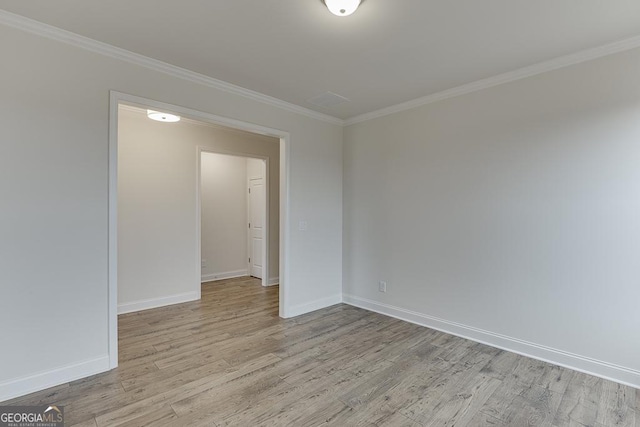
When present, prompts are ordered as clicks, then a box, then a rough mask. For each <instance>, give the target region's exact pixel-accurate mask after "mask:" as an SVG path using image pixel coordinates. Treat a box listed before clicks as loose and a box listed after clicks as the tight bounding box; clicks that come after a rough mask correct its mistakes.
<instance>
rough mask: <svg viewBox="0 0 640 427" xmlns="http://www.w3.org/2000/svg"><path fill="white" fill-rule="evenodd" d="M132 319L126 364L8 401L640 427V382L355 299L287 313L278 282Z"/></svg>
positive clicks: (151, 416) (303, 416) (241, 415)
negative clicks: (621, 381) (460, 334)
mask: <svg viewBox="0 0 640 427" xmlns="http://www.w3.org/2000/svg"><path fill="white" fill-rule="evenodd" d="M202 289H203V292H202V300H201V301H199V302H193V303H186V304H180V305H176V306H171V307H167V308H161V309H155V310H148V311H144V312H139V313H133V314H127V315H123V316H120V319H119V328H120V367H119V368H118V369H116V370H114V371H111V372H109V373H105V374H101V375H96V376H94V377H91V378H88V379H84V380H80V381H75V382H73V383H70V384H66V385H63V386H59V387H55V388H52V389H49V390H46V391H43V392H39V393H35V394H32V395H30V396H27V397H24V398H20V399H16V400H13V401H10V402H5V403H4V404H20V405H21V404H58V405H65V414H66V416H67V424H66V425H67V426H71V425H80V426H94V427H95V426H96V425H97V426H120V425H127V426H144V425H152V426H288V425H291V426H316V425H334V426H375V425H378V426H394V427H395V426H400V427H402V426H485V425H487V426H504V425H508V426H527V425H541V426H575V427H579V426H598V427H602V426H633V427H640V409H639V408H640V392H637V391H636V390H635V389H633V388H630V387H625V386H621V385H618V384H616V383H613V382H610V381H605V380H601V379H598V378H595V377H591V376H589V375H585V374H581V373H577V372H574V371H570V370H568V369H563V368H559V367H557V366H553V365H550V364H547V363H542V362H538V361H536V360H532V359H528V358H526V357H521V356H517V355H515V354H512V353H508V352H504V351H500V350H496V349H494V348H491V347H487V346H485V345H481V344H477V343H474V342H471V341H467V340H464V339H461V338H456V337H453V336H451V335H447V334H444V333H440V332H437V331H434V330H431V329H426V328H422V327H419V326H416V325H412V324H409V323H405V322H402V321H399V320H395V319H392V318H388V317H384V316H381V315H378V314H374V313H369V312H367V311H364V310H360V309H357V308H353V307H350V306H347V305H338V306H334V307H331V308H328V309H324V310H320V311H317V312H314V313H311V314H308V315H305V316H301V317H298V318H295V319H288V320H282V319H279V318H278V288H277V287H271V288H267V289H264V288H262V287H261V286H260V282H259V281H258V280H255V279H247V278H243V279H234V280H227V281H222V282H214V283H210V284H205V285H203V288H202Z"/></svg>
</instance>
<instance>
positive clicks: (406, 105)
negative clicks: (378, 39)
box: [344, 36, 640, 126]
mask: <svg viewBox="0 0 640 427" xmlns="http://www.w3.org/2000/svg"><path fill="white" fill-rule="evenodd" d="M638 47H640V36H637V37H632V38H629V39H624V40H620V41H617V42H614V43H610V44H607V45H604V46H599V47H595V48H591V49H586V50H582V51H580V52H576V53H572V54H569V55H564V56H560V57H557V58H554V59H551V60H548V61H544V62H539V63H537V64H533V65H530V66H528V67H524V68H519V69H517V70H513V71H508V72H506V73H502V74H498V75H495V76H492V77H488V78H486V79H482V80H477V81H475V82H471V83H467V84H463V85H461V86H457V87H453V88H451V89H446V90H443V91H441V92H437V93H433V94H431V95H427V96H423V97H420V98H416V99H413V100H411V101H407V102H402V103H400V104H396V105H392V106H390V107H385V108H381V109H379V110H376V111H372V112H370V113H365V114H361V115H358V116H355V117H351V118H349V119H347V120H345V121H344V124H345V126H349V125H353V124H356V123H360V122H365V121H367V120H372V119H377V118H379V117H384V116H388V115H391V114H395V113H399V112H402V111H406V110H411V109H413V108H418V107H422V106H424V105H428V104H433V103H435V102H438V101H443V100H445V99H449V98H455V97H457V96H460V95H465V94H468V93H472V92H478V91H481V90H484V89H488V88H490V87H494V86H499V85H502V84H505V83H511V82H514V81H516V80H522V79H525V78H527V77H533V76H536V75H538V74H542V73H546V72H548V71H554V70H558V69H561V68H565V67H570V66H572V65H576V64H580V63H582V62H587V61H591V60H594V59H598V58H602V57H604V56H608V55H613V54H615V53H620V52H624V51H627V50H631V49H636V48H638Z"/></svg>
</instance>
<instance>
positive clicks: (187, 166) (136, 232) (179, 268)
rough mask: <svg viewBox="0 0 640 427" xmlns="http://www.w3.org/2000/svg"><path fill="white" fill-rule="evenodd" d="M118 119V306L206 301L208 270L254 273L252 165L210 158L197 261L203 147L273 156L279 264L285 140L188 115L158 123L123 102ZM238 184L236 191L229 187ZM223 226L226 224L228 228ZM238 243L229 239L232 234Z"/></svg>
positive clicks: (273, 225) (274, 263) (274, 262)
mask: <svg viewBox="0 0 640 427" xmlns="http://www.w3.org/2000/svg"><path fill="white" fill-rule="evenodd" d="M118 117H119V120H118V306H119V310H120V312H122V313H125V312H130V311H137V310H141V309H145V308H151V307H157V306H162V305H167V304H171V303H176V302H183V301H190V300H194V299H197V298H198V292H197V287H198V286H199V283H200V281H201V279H202V276H200V275H199V276H197V277H196V276H194V274H195V272H197V271H200V272H201V273H202V274H206V275H207V276H208V277H205V279H207V278H210V277H211V275H216V274H221V275H222V274H223V273H230V272H234V271H236V272H237V271H239V270H245V271H246V269H247V237H246V228H247V224H246V218H247V197H246V185H247V183H246V179H247V161H246V159H245V158H243V157H233V156H225V155H219V154H209V153H203V154H202V170H201V171H202V181H201V185H202V195H203V197H202V199H201V203H202V215H201V224H202V225H201V227H202V232H201V248H202V254H201V258H202V259H205V260H207V265H206V268H205V269H204V270H203V269H201V268H200V267H199V264H200V261H199V260H198V259H197V257H196V248H197V245H198V237H199V236H198V231H197V227H196V225H197V224H196V221H195V218H196V213H197V212H196V199H195V198H196V181H197V175H196V174H197V161H198V157H197V154H198V153H197V150H198V148H199V147H200V148H203V149H208V150H213V151H219V152H231V151H235V152H239V153H243V154H247V155H256V156H262V157H265V158H268V159H269V164H270V165H272V168H273V175H275V177H276V179H274V180H272V181H270V187H271V188H270V193H272V194H273V196H272V198H273V200H270V205H271V207H272V208H273V209H271V215H272V217H270V218H269V222H270V235H271V236H275V238H273V239H271V240H272V241H271V251H272V253H273V255H272V257H271V259H270V261H269V265H270V269H271V271H272V274H273V275H275V276H276V277H277V275H278V263H279V256H278V255H279V254H278V251H279V245H278V236H279V215H278V214H279V212H278V208H279V197H278V193H279V180H278V179H277V177H278V176H279V157H280V154H279V153H280V141H279V140H278V139H277V138H272V137H266V136H261V135H256V134H251V133H248V132H241V131H236V130H229V129H226V128H223V127H219V126H210V125H207V124H204V123H199V122H195V121H193V120H188V119H183V120H181V121H180V122H177V123H164V122H157V121H153V120H150V119H148V118H147V116H146V113H145V111H144V110H141V109H136V108H131V107H120V108H119V116H118ZM229 186H231V187H233V188H230V187H229ZM221 224H224V225H222V226H221ZM234 236H235V239H237V242H236V243H235V244H234V245H230V240H231V239H234Z"/></svg>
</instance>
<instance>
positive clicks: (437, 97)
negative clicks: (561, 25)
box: [0, 9, 640, 126]
mask: <svg viewBox="0 0 640 427" xmlns="http://www.w3.org/2000/svg"><path fill="white" fill-rule="evenodd" d="M0 23H1V24H4V25H7V26H10V27H13V28H17V29H20V30H23V31H26V32H29V33H32V34H36V35H39V36H42V37H46V38H49V39H52V40H56V41H59V42H62V43H66V44H69V45H72V46H76V47H79V48H81V49H85V50H89V51H91V52H94V53H98V54H101V55H105V56H109V57H111V58H115V59H119V60H122V61H125V62H129V63H132V64H136V65H139V66H142V67H145V68H148V69H151V70H155V71H159V72H162V73H165V74H169V75H171V76H173V77H177V78H180V79H183V80H188V81H190V82H193V83H198V84H201V85H204V86H208V87H212V88H214V89H218V90H222V91H225V92H228V93H233V94H236V95H240V96H242V97H245V98H249V99H252V100H254V101H258V102H262V103H264V104H268V105H271V106H274V107H277V108H280V109H283V110H286V111H289V112H292V113H297V114H301V115H303V116H307V117H310V118H313V119H317V120H321V121H324V122H328V123H332V124H336V125H340V126H349V125H353V124H356V123H360V122H364V121H367V120H372V119H376V118H379V117H384V116H388V115H391V114H395V113H399V112H402V111H406V110H410V109H413V108H417V107H421V106H424V105H428V104H433V103H435V102H438V101H443V100H445V99H449V98H454V97H457V96H461V95H465V94H468V93H472V92H477V91H480V90H484V89H488V88H490V87H493V86H498V85H501V84H505V83H510V82H513V81H516V80H521V79H525V78H527V77H532V76H535V75H538V74H542V73H546V72H548V71H553V70H558V69H561V68H565V67H569V66H572V65H576V64H580V63H582V62H586V61H590V60H594V59H598V58H601V57H604V56H608V55H613V54H615V53H620V52H624V51H627V50H631V49H635V48H638V47H640V36H636V37H632V38H628V39H624V40H619V41H616V42H613V43H609V44H606V45H603V46H598V47H594V48H591V49H585V50H582V51H580V52H576V53H572V54H569V55H564V56H560V57H557V58H554V59H551V60H548V61H543V62H539V63H537V64H533V65H530V66H527V67H523V68H519V69H517V70H513V71H508V72H506V73H502V74H498V75H495V76H492V77H488V78H485V79H481V80H477V81H475V82H471V83H466V84H463V85H460V86H457V87H453V88H450V89H446V90H443V91H441V92H437V93H433V94H431V95H427V96H423V97H420V98H416V99H413V100H410V101H407V102H402V103H400V104H396V105H392V106H389V107H385V108H381V109H379V110H375V111H371V112H368V113H365V114H360V115H357V116H354V117H351V118H348V119H347V120H342V119H339V118H337V117H333V116H331V115H328V114H324V113H319V112H317V111H314V110H311V109H309V108H305V107H302V106H300V105H296V104H293V103H290V102H287V101H283V100H281V99H278V98H275V97H272V96H269V95H265V94H262V93H260V92H256V91H253V90H250V89H246V88H243V87H241V86H237V85H234V84H231V83H227V82H225V81H222V80H218V79H215V78H213V77H209V76H205V75H204V74H200V73H196V72H194V71H191V70H187V69H185V68H181V67H178V66H175V65H172V64H168V63H166V62H163V61H159V60H157V59H153V58H150V57H147V56H144V55H140V54H138V53H134V52H131V51H128V50H126V49H122V48H119V47H116V46H112V45H110V44H107V43H103V42H100V41H97V40H93V39H91V38H89V37H85V36H81V35H79V34H76V33H72V32H70V31H67V30H63V29H61V28H58V27H54V26H52V25H49V24H45V23H43V22H39V21H36V20H33V19H30V18H27V17H24V16H21V15H17V14H14V13H11V12H7V11H5V10H1V9H0Z"/></svg>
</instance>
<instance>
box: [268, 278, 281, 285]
mask: <svg viewBox="0 0 640 427" xmlns="http://www.w3.org/2000/svg"><path fill="white" fill-rule="evenodd" d="M279 284H280V278H279V277H271V278H269V280H267V286H275V285H279Z"/></svg>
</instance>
